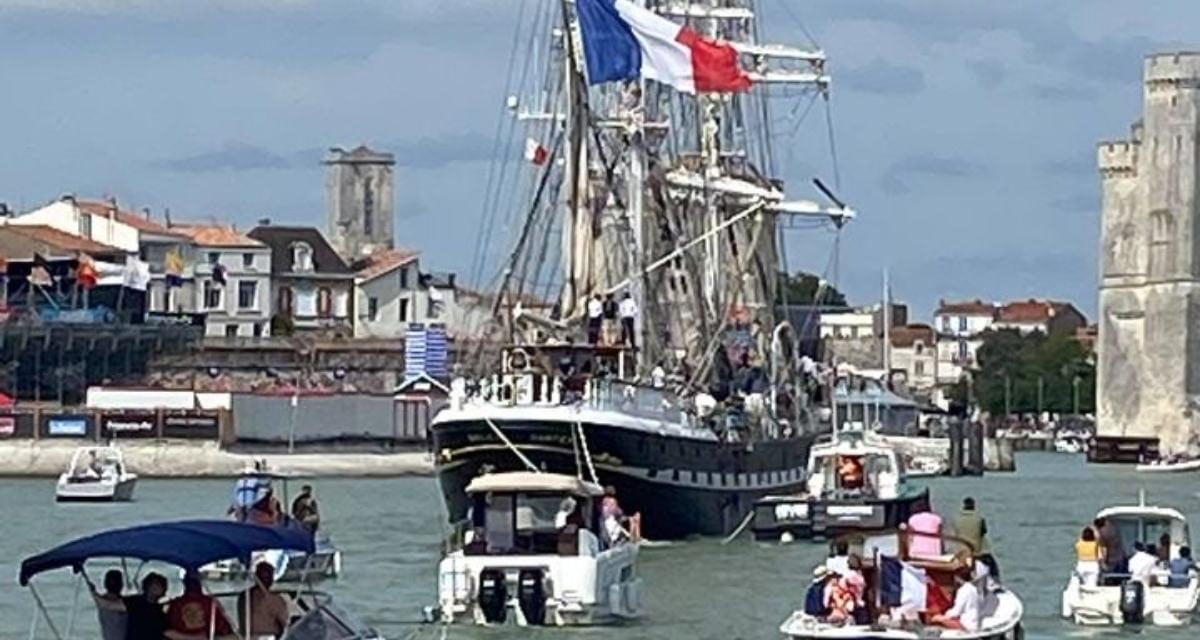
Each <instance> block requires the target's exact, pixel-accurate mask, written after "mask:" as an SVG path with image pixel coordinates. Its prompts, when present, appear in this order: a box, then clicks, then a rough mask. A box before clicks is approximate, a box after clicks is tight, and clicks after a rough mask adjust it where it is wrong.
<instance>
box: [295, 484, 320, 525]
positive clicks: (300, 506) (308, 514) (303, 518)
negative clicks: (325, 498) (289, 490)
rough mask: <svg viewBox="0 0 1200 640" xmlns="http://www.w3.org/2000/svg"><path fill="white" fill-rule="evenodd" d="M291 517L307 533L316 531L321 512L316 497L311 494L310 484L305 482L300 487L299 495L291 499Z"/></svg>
mask: <svg viewBox="0 0 1200 640" xmlns="http://www.w3.org/2000/svg"><path fill="white" fill-rule="evenodd" d="M292 518H293V519H295V520H296V521H297V522H299V523H300V526H302V527H304V528H305V529H307V530H308V532H309V533H313V534H315V533H316V532H317V527H319V526H320V525H321V512H320V509H319V508H318V507H317V498H316V496H314V495H313V488H312V485H307V484H306V485H304V486H303V487H300V495H298V496H296V499H295V500H293V501H292Z"/></svg>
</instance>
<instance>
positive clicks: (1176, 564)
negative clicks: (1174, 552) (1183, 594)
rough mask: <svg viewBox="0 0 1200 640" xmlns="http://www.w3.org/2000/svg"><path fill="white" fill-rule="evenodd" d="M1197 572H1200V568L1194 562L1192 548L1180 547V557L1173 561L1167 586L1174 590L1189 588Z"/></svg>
mask: <svg viewBox="0 0 1200 640" xmlns="http://www.w3.org/2000/svg"><path fill="white" fill-rule="evenodd" d="M1195 571H1200V567H1197V566H1196V563H1195V562H1194V561H1193V560H1192V550H1191V548H1189V547H1180V548H1179V557H1178V558H1175V559H1174V560H1172V561H1171V577H1170V578H1168V579H1167V586H1168V587H1171V588H1173V589H1180V588H1183V587H1186V586H1188V583H1189V582H1191V581H1192V573H1193V572H1195Z"/></svg>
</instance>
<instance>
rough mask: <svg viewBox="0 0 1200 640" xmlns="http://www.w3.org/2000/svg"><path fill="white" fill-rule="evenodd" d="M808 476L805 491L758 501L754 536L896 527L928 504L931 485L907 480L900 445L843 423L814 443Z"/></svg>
mask: <svg viewBox="0 0 1200 640" xmlns="http://www.w3.org/2000/svg"><path fill="white" fill-rule="evenodd" d="M807 476H808V487H807V491H803V492H799V493H794V494H782V495H770V496H766V497H764V498H760V499H759V500H757V501H755V503H754V519H753V520H752V523H751V526H750V529H751V531H753V532H754V537H755V539H757V540H760V541H774V540H784V541H786V540H792V539H796V538H826V537H830V536H836V535H841V534H843V533H847V532H850V531H880V530H884V529H896V528H897V527H899V525H900V524H901V523H903V522H906V521H907V520H908V517H909V516H910V515H912V514H913V513H916V512H918V511H924V510H927V509H928V508H929V489H928V488H926V487H924V486H918V485H915V484H913V483H911V482H909V481H908V479H909V474H908V473H907V471H906V469H905V465H904V463H903V457H902V455H901V453H900V452H899V451H898V450H897V448H896V447H895V446H893V445H891V444H889V443H888V442H887V441H886V440H883V439H881V438H878V437H876V436H875V435H874V434H873V433H871V432H870V431H864V430H863V429H862V428H861V427H858V428H843V429H842V430H840V431H839V432H838V433H837V434H835V435H833V436H830V437H829V438H828V439H822V440H819V441H818V442H817V444H815V445H813V448H812V451H811V452H810V454H809V458H808V473H807Z"/></svg>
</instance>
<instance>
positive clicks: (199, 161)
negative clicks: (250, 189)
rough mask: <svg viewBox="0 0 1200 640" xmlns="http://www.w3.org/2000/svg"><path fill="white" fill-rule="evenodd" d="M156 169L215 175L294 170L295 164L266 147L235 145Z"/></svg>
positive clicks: (172, 160)
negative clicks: (231, 172) (215, 172)
mask: <svg viewBox="0 0 1200 640" xmlns="http://www.w3.org/2000/svg"><path fill="white" fill-rule="evenodd" d="M152 166H154V167H155V168H158V169H164V170H167V171H174V172H178V173H211V172H214V171H250V170H255V169H268V170H269V169H287V168H290V167H291V166H292V163H291V162H289V161H288V160H287V159H286V158H284V157H283V156H280V155H278V154H275V153H272V152H270V151H268V150H266V149H263V148H262V147H256V146H254V145H250V144H243V143H236V142H234V143H229V144H226V145H225V146H223V147H221V148H220V149H218V150H216V151H208V152H205V153H199V154H196V155H190V156H184V157H181V158H166V159H163V160H159V161H157V162H154V163H152Z"/></svg>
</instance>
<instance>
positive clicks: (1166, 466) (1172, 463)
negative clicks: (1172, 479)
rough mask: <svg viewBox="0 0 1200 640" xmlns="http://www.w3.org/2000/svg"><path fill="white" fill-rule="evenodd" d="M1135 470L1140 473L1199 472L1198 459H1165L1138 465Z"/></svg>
mask: <svg viewBox="0 0 1200 640" xmlns="http://www.w3.org/2000/svg"><path fill="white" fill-rule="evenodd" d="M1136 469H1137V470H1138V471H1139V472H1141V473H1183V472H1185V471H1200V458H1189V459H1177V460H1173V459H1169V458H1168V459H1165V460H1155V461H1154V462H1147V463H1145V464H1139V465H1138V466H1137V467H1136Z"/></svg>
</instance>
